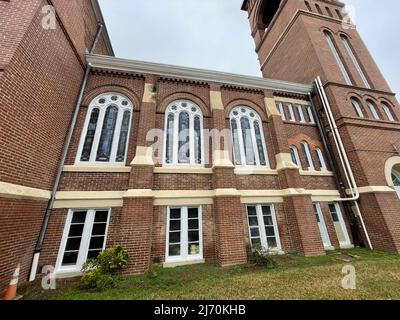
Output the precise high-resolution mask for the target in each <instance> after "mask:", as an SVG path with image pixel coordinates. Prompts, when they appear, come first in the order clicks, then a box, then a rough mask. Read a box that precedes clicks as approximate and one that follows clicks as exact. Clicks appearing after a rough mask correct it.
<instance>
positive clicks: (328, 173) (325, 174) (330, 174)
mask: <svg viewBox="0 0 400 320" xmlns="http://www.w3.org/2000/svg"><path fill="white" fill-rule="evenodd" d="M300 175H301V176H316V177H333V172H332V171H316V170H310V171H308V170H300Z"/></svg>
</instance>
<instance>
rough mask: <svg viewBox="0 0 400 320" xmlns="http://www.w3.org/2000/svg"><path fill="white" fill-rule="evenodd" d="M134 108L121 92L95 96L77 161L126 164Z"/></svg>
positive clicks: (89, 110)
mask: <svg viewBox="0 0 400 320" xmlns="http://www.w3.org/2000/svg"><path fill="white" fill-rule="evenodd" d="M132 109H133V107H132V103H131V102H130V101H129V99H127V98H126V97H124V96H122V95H120V94H118V93H106V94H102V95H100V96H98V97H97V98H95V99H94V100H93V101H92V102H91V103H90V105H89V108H88V112H87V116H86V121H85V124H84V127H83V131H82V135H81V140H80V144H79V147H78V153H77V158H76V162H77V163H81V164H84V163H108V164H110V163H111V164H123V163H125V161H126V153H127V149H128V141H129V132H130V127H131V118H132Z"/></svg>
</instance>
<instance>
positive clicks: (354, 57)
mask: <svg viewBox="0 0 400 320" xmlns="http://www.w3.org/2000/svg"><path fill="white" fill-rule="evenodd" d="M340 38H341V39H342V41H343V44H344V46H345V48H346V50H347V53H348V54H349V56H350V58H351V61H353V64H354V66H355V67H356V69H357V72H358V74H359V75H360V77H361V79H362V81H363V83H364V85H365V87H366V88H367V89H371V85H370V84H369V82H368V80H367V77H366V76H365V74H364V71H363V70H362V68H361V66H360V64H359V62H358V60H357V58H356V55H355V54H354V52H353V49H352V48H351V45H350V42H349V40H348V39H347V37H345V36H343V35H342V36H341V37H340Z"/></svg>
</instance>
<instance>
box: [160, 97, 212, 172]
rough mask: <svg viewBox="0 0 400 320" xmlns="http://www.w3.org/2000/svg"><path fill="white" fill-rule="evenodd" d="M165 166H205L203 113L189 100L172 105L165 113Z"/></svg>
mask: <svg viewBox="0 0 400 320" xmlns="http://www.w3.org/2000/svg"><path fill="white" fill-rule="evenodd" d="M164 141H165V143H164V164H166V165H178V166H180V165H192V166H200V165H203V164H204V159H203V150H204V142H203V113H202V111H201V109H200V107H199V106H198V105H196V104H195V103H194V102H192V101H189V100H178V101H174V102H173V103H171V104H170V105H169V106H168V108H167V110H166V112H165V139H164Z"/></svg>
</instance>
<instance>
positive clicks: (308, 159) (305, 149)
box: [301, 141, 315, 171]
mask: <svg viewBox="0 0 400 320" xmlns="http://www.w3.org/2000/svg"><path fill="white" fill-rule="evenodd" d="M301 148H302V150H303V155H304V159H305V160H306V164H307V169H308V170H309V171H314V170H315V167H314V162H313V160H312V156H311V152H310V147H309V145H308V143H307V142H306V141H303V142H302V143H301Z"/></svg>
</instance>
